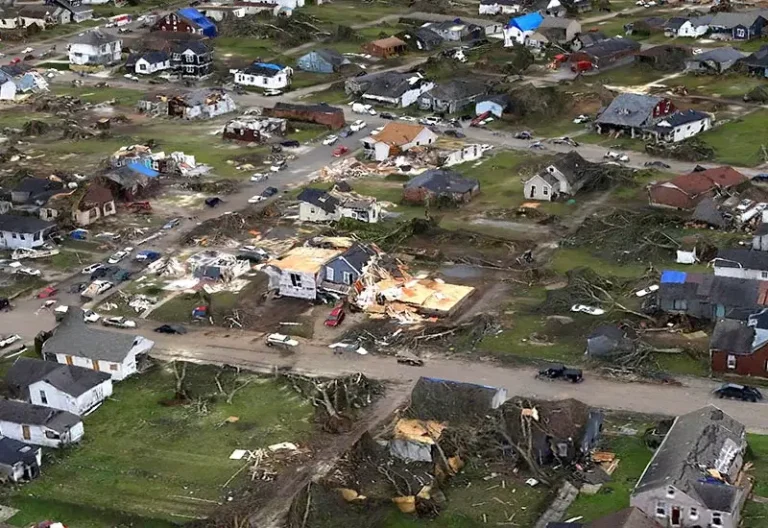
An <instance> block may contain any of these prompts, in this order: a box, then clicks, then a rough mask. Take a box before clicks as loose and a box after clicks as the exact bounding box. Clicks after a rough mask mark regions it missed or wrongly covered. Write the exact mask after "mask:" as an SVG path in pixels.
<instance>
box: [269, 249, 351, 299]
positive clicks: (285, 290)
mask: <svg viewBox="0 0 768 528" xmlns="http://www.w3.org/2000/svg"><path fill="white" fill-rule="evenodd" d="M342 253H344V251H343V250H341V249H324V248H314V247H306V246H303V247H297V248H293V249H291V250H290V251H288V252H287V253H286V254H285V255H283V256H282V257H280V258H279V259H273V260H270V261H269V262H267V263H266V265H265V267H264V268H263V271H264V272H265V273H267V274H268V275H270V277H272V278H276V279H277V285H276V289H277V291H278V293H279V294H280V295H281V296H284V297H296V298H299V299H309V300H314V299H316V298H317V295H318V291H319V289H320V284H321V282H322V281H323V279H324V278H325V276H326V275H325V273H326V271H325V265H326V264H327V263H328V262H330V261H331V260H333V259H334V258H336V257H338V256H339V255H341V254H342ZM270 284H272V281H271V280H270Z"/></svg>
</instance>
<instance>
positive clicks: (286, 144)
mask: <svg viewBox="0 0 768 528" xmlns="http://www.w3.org/2000/svg"><path fill="white" fill-rule="evenodd" d="M280 146H281V147H285V148H298V147H300V146H301V143H299V142H298V141H296V140H295V139H286V140H285V141H281V142H280Z"/></svg>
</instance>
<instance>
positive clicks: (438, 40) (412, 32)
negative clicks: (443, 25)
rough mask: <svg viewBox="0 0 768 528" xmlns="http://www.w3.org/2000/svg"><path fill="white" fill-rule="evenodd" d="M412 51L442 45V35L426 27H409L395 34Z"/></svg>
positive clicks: (428, 49) (435, 47)
mask: <svg viewBox="0 0 768 528" xmlns="http://www.w3.org/2000/svg"><path fill="white" fill-rule="evenodd" d="M397 38H399V39H400V40H402V41H403V42H405V43H406V44H408V48H409V49H411V50H413V51H432V50H434V49H437V48H439V47H440V46H442V45H443V37H441V36H440V35H438V34H437V33H435V32H434V31H432V30H431V29H429V28H428V27H418V28H409V29H406V30H404V31H401V32H400V33H398V34H397Z"/></svg>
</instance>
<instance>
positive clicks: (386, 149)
mask: <svg viewBox="0 0 768 528" xmlns="http://www.w3.org/2000/svg"><path fill="white" fill-rule="evenodd" d="M436 141H437V134H435V133H434V132H432V130H430V129H429V127H426V126H423V125H412V124H409V123H401V122H390V123H387V124H386V125H385V126H384V128H383V129H382V130H381V131H380V132H379V133H378V134H376V135H373V136H369V137H367V138H365V139H363V140H362V142H363V151H364V153H365V155H366V157H368V158H371V159H374V160H376V161H384V160H385V159H388V158H390V157H392V156H398V155H400V154H402V153H403V152H408V151H409V150H410V149H412V148H414V147H420V146H427V145H432V144H433V143H435V142H436Z"/></svg>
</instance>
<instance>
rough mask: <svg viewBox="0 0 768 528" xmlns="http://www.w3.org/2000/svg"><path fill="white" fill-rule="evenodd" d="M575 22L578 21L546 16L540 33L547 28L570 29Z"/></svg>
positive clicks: (540, 27)
mask: <svg viewBox="0 0 768 528" xmlns="http://www.w3.org/2000/svg"><path fill="white" fill-rule="evenodd" d="M574 22H576V21H575V20H571V19H570V18H563V17H553V16H545V17H544V20H542V21H541V24H540V25H539V31H541V30H542V29H547V28H559V29H568V27H570V25H571V24H573V23H574Z"/></svg>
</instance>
